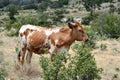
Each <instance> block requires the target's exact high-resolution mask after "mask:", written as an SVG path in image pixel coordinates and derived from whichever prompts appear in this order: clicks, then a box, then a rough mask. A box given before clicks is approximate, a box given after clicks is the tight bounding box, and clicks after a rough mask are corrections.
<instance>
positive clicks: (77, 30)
mask: <svg viewBox="0 0 120 80" xmlns="http://www.w3.org/2000/svg"><path fill="white" fill-rule="evenodd" d="M68 26H69V28H71V29H72V34H73V37H74V38H75V39H76V40H77V41H82V40H83V41H85V42H87V41H89V38H88V35H87V33H86V32H85V30H84V28H83V27H82V25H81V24H80V23H79V22H75V23H68Z"/></svg>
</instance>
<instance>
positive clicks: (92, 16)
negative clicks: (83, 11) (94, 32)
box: [82, 13, 99, 25]
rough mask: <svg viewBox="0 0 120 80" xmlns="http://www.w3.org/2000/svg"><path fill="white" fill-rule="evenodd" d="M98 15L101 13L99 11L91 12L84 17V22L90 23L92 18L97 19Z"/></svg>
mask: <svg viewBox="0 0 120 80" xmlns="http://www.w3.org/2000/svg"><path fill="white" fill-rule="evenodd" d="M98 15H99V14H98V13H94V14H92V13H90V14H89V15H88V16H86V17H84V18H83V21H82V23H83V24H85V25H89V24H90V22H91V21H92V20H94V19H96V17H97V16H98Z"/></svg>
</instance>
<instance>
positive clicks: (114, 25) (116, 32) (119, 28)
mask: <svg viewBox="0 0 120 80" xmlns="http://www.w3.org/2000/svg"><path fill="white" fill-rule="evenodd" d="M91 29H92V30H93V31H94V32H98V34H100V35H102V36H107V37H109V38H119V37H120V17H119V16H117V15H114V14H103V15H100V16H99V17H98V18H97V19H96V20H94V21H93V23H92V27H91Z"/></svg>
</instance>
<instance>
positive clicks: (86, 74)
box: [40, 44, 101, 80]
mask: <svg viewBox="0 0 120 80" xmlns="http://www.w3.org/2000/svg"><path fill="white" fill-rule="evenodd" d="M73 50H74V51H75V53H76V55H75V56H71V55H70V54H64V53H58V54H56V55H55V56H54V60H53V61H51V60H50V59H48V58H45V57H40V65H41V67H42V69H43V74H44V75H43V78H44V79H45V80H94V79H95V80H100V76H99V72H101V69H98V68H97V66H96V63H95V59H94V58H93V56H92V55H91V53H90V48H89V47H88V46H87V45H84V44H83V45H82V46H80V45H78V44H75V45H74V47H73Z"/></svg>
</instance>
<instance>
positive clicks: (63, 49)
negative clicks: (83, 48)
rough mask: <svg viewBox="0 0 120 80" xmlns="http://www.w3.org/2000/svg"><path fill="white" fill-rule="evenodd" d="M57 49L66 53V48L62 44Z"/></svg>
mask: <svg viewBox="0 0 120 80" xmlns="http://www.w3.org/2000/svg"><path fill="white" fill-rule="evenodd" d="M59 51H60V52H62V53H66V52H67V49H66V48H65V47H64V46H63V47H61V48H59Z"/></svg>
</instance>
